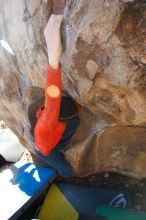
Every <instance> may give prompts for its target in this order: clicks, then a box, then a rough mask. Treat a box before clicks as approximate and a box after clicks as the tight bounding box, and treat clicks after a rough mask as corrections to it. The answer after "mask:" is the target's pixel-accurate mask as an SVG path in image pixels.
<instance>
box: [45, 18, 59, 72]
mask: <svg viewBox="0 0 146 220" xmlns="http://www.w3.org/2000/svg"><path fill="white" fill-rule="evenodd" d="M62 20H63V16H62V15H54V14H52V15H51V16H50V18H49V21H48V24H47V26H46V28H45V30H44V35H45V39H46V43H47V48H48V58H49V64H50V66H51V67H52V68H54V69H57V68H58V66H59V60H60V56H61V52H62V44H61V37H60V26H61V22H62Z"/></svg>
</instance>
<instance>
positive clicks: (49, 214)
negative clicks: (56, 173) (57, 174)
mask: <svg viewBox="0 0 146 220" xmlns="http://www.w3.org/2000/svg"><path fill="white" fill-rule="evenodd" d="M38 219H41V220H46V219H50V220H65V219H66V220H77V219H78V212H77V211H76V209H74V207H73V206H72V205H71V203H70V202H69V201H68V200H67V199H66V197H65V196H64V195H63V194H62V193H61V191H60V190H59V188H58V187H57V186H56V185H55V184H53V185H51V187H50V189H49V191H48V193H47V195H46V198H45V201H44V203H43V205H42V208H41V210H40V213H39V215H38Z"/></svg>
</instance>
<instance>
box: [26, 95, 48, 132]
mask: <svg viewBox="0 0 146 220" xmlns="http://www.w3.org/2000/svg"><path fill="white" fill-rule="evenodd" d="M42 105H44V97H42V98H40V99H39V100H37V101H36V102H33V103H32V104H31V105H30V106H29V108H28V117H29V121H30V125H31V129H30V133H31V135H32V136H34V127H35V124H36V120H37V118H36V111H37V110H38V108H39V107H41V106H42Z"/></svg>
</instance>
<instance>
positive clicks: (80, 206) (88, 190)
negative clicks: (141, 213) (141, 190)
mask: <svg viewBox="0 0 146 220" xmlns="http://www.w3.org/2000/svg"><path fill="white" fill-rule="evenodd" d="M56 186H57V187H58V189H59V190H60V191H61V192H62V194H63V196H65V197H66V199H67V200H68V201H69V202H70V204H71V205H72V206H73V207H74V209H75V210H76V211H77V212H78V213H84V214H88V215H95V214H96V208H97V206H99V205H103V204H104V205H109V206H113V207H119V208H126V209H130V208H131V199H130V195H129V193H128V192H127V191H126V190H122V189H110V188H99V187H83V186H78V185H73V184H64V183H56Z"/></svg>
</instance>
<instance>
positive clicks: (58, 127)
mask: <svg viewBox="0 0 146 220" xmlns="http://www.w3.org/2000/svg"><path fill="white" fill-rule="evenodd" d="M51 86H53V88H54V86H55V87H56V88H57V89H58V90H57V91H58V95H57V97H53V96H51V95H49V93H48V91H49V89H50V88H51ZM61 91H62V84H61V66H60V67H59V68H58V69H57V70H55V69H53V68H51V66H49V65H47V71H46V85H45V107H44V109H42V108H40V109H39V110H38V111H37V113H36V116H37V123H36V126H35V129H34V139H35V146H36V147H37V148H38V150H39V151H40V152H41V154H42V155H43V156H48V154H49V153H50V152H51V150H52V149H53V148H54V147H55V146H56V145H57V144H58V142H59V141H60V140H61V138H62V136H63V133H64V130H65V128H66V124H65V123H64V122H60V121H59V120H58V117H59V112H60V102H61Z"/></svg>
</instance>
